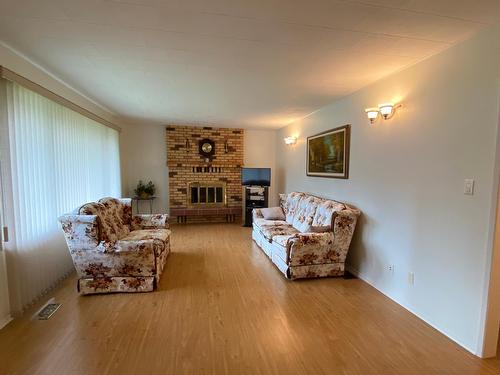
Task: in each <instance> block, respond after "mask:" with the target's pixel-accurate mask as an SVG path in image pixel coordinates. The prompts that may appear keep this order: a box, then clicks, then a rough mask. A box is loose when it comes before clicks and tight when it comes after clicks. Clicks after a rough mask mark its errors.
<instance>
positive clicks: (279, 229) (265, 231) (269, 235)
mask: <svg viewBox="0 0 500 375" xmlns="http://www.w3.org/2000/svg"><path fill="white" fill-rule="evenodd" d="M260 231H261V233H262V235H263V236H264V237H265V238H266V239H267V240H268V241H269V242H271V241H272V239H273V237H274V236H279V235H285V234H294V233H299V231H298V230H297V229H295V228H294V227H292V226H291V225H290V224H288V223H287V224H279V225H263V226H261V227H260Z"/></svg>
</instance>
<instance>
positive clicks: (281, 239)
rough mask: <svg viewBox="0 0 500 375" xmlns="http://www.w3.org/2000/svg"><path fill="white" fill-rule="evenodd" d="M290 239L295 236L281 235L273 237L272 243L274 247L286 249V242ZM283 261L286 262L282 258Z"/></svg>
mask: <svg viewBox="0 0 500 375" xmlns="http://www.w3.org/2000/svg"><path fill="white" fill-rule="evenodd" d="M292 237H295V234H281V235H278V236H274V237H273V243H275V244H276V245H279V246H280V247H284V248H286V244H287V242H288V240H289V239H290V238H292ZM283 260H286V259H285V258H283Z"/></svg>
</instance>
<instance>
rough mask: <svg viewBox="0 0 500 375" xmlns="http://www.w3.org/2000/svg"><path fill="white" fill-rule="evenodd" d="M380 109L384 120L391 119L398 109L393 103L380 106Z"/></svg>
mask: <svg viewBox="0 0 500 375" xmlns="http://www.w3.org/2000/svg"><path fill="white" fill-rule="evenodd" d="M378 109H379V110H380V114H381V115H382V117H383V118H384V120H387V119H390V118H391V117H392V116H394V113H395V112H396V107H395V106H394V104H392V103H385V104H379V105H378Z"/></svg>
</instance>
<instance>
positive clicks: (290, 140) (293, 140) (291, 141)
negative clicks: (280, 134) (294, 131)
mask: <svg viewBox="0 0 500 375" xmlns="http://www.w3.org/2000/svg"><path fill="white" fill-rule="evenodd" d="M283 140H284V141H285V144H286V145H287V146H291V145H294V144H295V143H297V137H293V136H291V137H286V138H283Z"/></svg>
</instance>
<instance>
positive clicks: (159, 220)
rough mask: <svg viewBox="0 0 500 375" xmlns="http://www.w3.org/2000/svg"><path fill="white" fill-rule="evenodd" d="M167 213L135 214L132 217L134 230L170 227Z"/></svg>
mask: <svg viewBox="0 0 500 375" xmlns="http://www.w3.org/2000/svg"><path fill="white" fill-rule="evenodd" d="M168 218H169V216H168V215H167V214H152V215H135V216H134V217H133V218H132V225H131V229H132V230H139V229H159V228H164V229H168V228H169V223H168Z"/></svg>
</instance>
